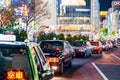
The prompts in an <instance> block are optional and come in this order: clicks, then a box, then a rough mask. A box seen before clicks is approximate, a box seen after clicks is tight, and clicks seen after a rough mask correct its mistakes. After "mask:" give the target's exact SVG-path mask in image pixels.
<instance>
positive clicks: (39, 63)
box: [31, 48, 42, 71]
mask: <svg viewBox="0 0 120 80" xmlns="http://www.w3.org/2000/svg"><path fill="white" fill-rule="evenodd" d="M31 53H32V54H33V58H34V61H35V65H36V68H37V70H38V67H39V70H40V71H42V65H41V62H40V59H39V57H38V55H37V52H36V51H35V48H32V51H31Z"/></svg>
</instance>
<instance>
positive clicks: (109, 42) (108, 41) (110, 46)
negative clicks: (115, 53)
mask: <svg viewBox="0 0 120 80" xmlns="http://www.w3.org/2000/svg"><path fill="white" fill-rule="evenodd" d="M106 44H107V45H108V47H109V49H112V48H113V43H112V42H111V40H107V41H106Z"/></svg>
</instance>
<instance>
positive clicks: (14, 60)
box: [0, 46, 33, 80]
mask: <svg viewBox="0 0 120 80" xmlns="http://www.w3.org/2000/svg"><path fill="white" fill-rule="evenodd" d="M27 54H28V53H27V51H26V48H24V47H18V46H17V47H16V46H0V80H1V78H3V77H4V73H6V74H7V72H9V70H14V71H13V73H14V74H13V77H16V75H17V72H16V71H17V70H18V69H19V70H22V71H23V73H24V74H25V77H26V79H27V80H33V74H32V69H31V65H30V62H29V61H30V60H29V57H28V55H27ZM15 73H16V74H15ZM8 77H11V76H10V75H8Z"/></svg>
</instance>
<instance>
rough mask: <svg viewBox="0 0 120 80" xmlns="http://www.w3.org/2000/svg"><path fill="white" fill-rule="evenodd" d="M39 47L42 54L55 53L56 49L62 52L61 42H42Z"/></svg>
mask: <svg viewBox="0 0 120 80" xmlns="http://www.w3.org/2000/svg"><path fill="white" fill-rule="evenodd" d="M45 46H46V47H45ZM40 47H41V49H42V51H43V52H44V53H54V52H56V48H59V50H60V51H62V50H63V42H60V41H44V42H42V43H40Z"/></svg>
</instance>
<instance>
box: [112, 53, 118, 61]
mask: <svg viewBox="0 0 120 80" xmlns="http://www.w3.org/2000/svg"><path fill="white" fill-rule="evenodd" d="M111 55H112V56H114V57H115V58H117V59H118V60H120V54H116V55H115V54H111Z"/></svg>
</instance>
